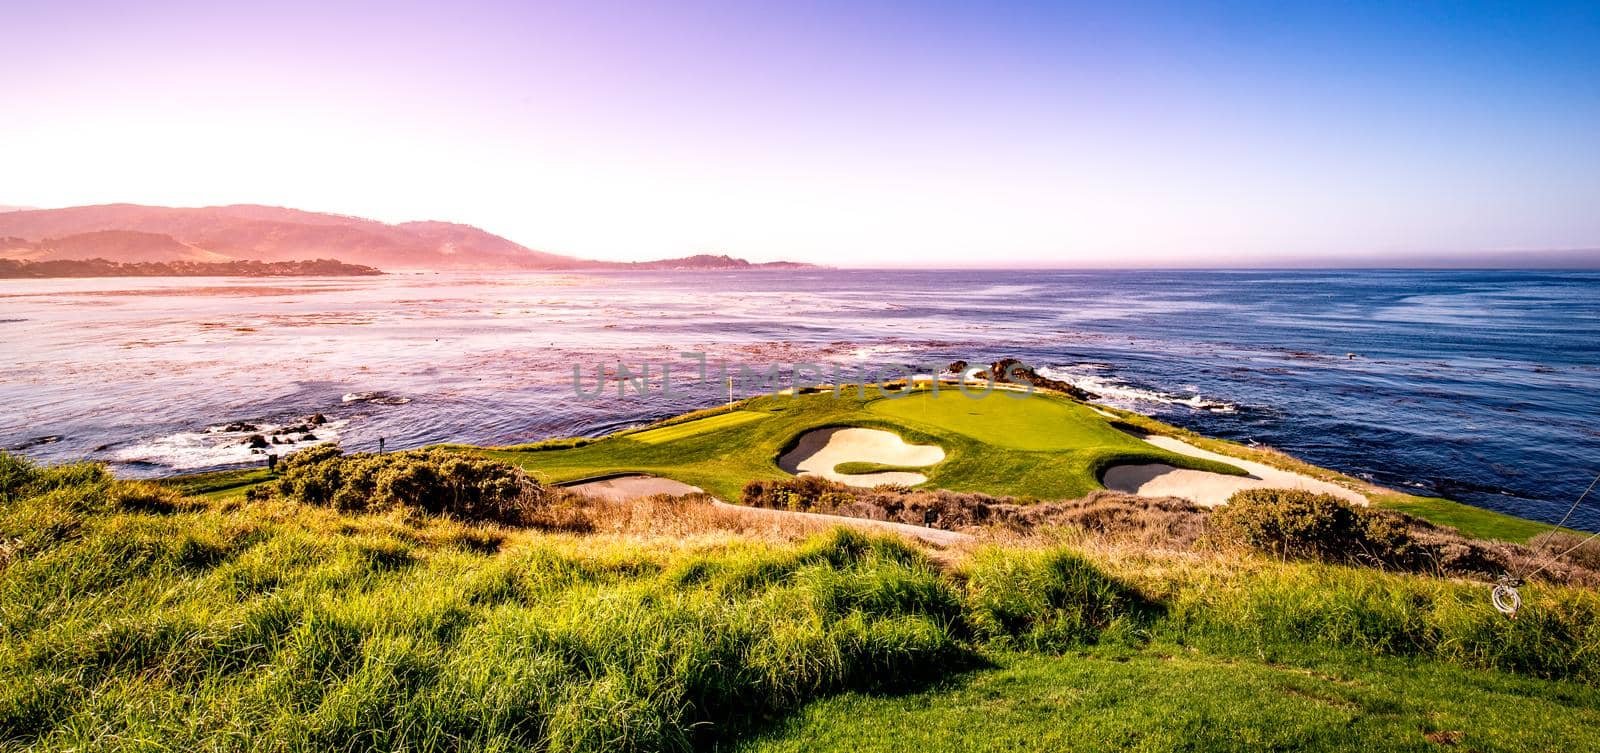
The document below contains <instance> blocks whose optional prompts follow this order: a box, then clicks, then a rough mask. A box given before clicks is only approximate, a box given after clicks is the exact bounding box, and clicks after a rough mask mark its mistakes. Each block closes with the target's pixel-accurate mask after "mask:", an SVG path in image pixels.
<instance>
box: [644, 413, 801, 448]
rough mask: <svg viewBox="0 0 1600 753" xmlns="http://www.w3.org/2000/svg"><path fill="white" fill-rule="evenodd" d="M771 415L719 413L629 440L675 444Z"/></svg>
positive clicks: (648, 431)
mask: <svg viewBox="0 0 1600 753" xmlns="http://www.w3.org/2000/svg"><path fill="white" fill-rule="evenodd" d="M770 415H771V414H769V413H760V412H757V411H749V410H736V411H729V412H727V413H719V414H717V415H715V416H708V417H706V418H697V419H695V420H693V421H685V422H683V423H681V424H672V425H670V426H663V427H661V428H659V429H646V430H644V431H641V432H638V433H636V434H629V435H628V438H629V439H631V440H633V441H635V442H644V443H645V444H661V443H662V442H673V441H676V440H679V439H683V438H684V437H692V436H694V435H696V434H704V433H705V432H708V431H716V430H717V429H726V428H728V427H730V426H738V425H740V424H747V423H750V422H751V421H760V420H761V419H763V418H768V417H769V416H770Z"/></svg>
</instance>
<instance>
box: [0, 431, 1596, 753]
mask: <svg viewBox="0 0 1600 753" xmlns="http://www.w3.org/2000/svg"><path fill="white" fill-rule="evenodd" d="M7 462H8V461H7V460H6V459H5V458H4V456H3V455H0V494H3V495H4V496H3V498H0V541H4V542H12V545H11V548H10V549H8V550H7V551H9V552H11V553H10V554H9V555H7V559H6V560H4V561H3V562H0V749H25V748H33V749H42V750H66V749H73V750H85V749H92V750H120V749H149V748H163V749H173V750H196V749H210V750H284V751H298V750H329V749H338V750H357V751H360V750H373V751H377V750H384V751H395V750H418V751H421V750H468V751H474V750H483V751H488V750H522V749H530V750H547V751H591V750H595V751H598V750H605V751H629V750H638V751H646V750H669V751H671V750H691V749H702V748H705V747H710V746H715V745H717V744H719V743H720V742H721V741H724V740H727V739H728V738H730V737H732V736H737V735H740V734H742V733H744V732H746V731H749V730H751V729H752V728H756V727H760V726H762V725H763V724H765V723H767V721H768V720H770V719H772V718H774V717H775V716H777V715H780V714H783V713H784V712H786V711H787V710H790V709H793V708H796V707H797V706H799V705H801V704H803V703H806V702H808V701H809V700H811V699H814V698H817V697H818V696H820V695H824V694H829V693H833V692H837V691H841V690H852V689H855V690H894V689H900V688H906V687H914V686H917V685H919V684H922V683H924V682H927V681H930V680H934V679H938V678H941V677H944V676H947V675H948V674H950V673H952V672H956V671H960V670H962V669H964V668H967V667H971V666H975V665H976V664H978V663H981V662H982V661H983V656H984V655H985V653H986V652H989V651H991V650H1006V651H1013V650H1023V651H1045V652H1064V651H1071V650H1073V649H1075V648H1076V647H1081V646H1087V645H1089V644H1094V643H1106V642H1122V643H1137V642H1139V641H1143V640H1145V639H1146V638H1147V637H1160V638H1163V639H1170V640H1172V641H1176V642H1181V643H1187V644H1190V645H1192V646H1197V647H1203V648H1208V649H1214V650H1216V651H1221V652H1251V653H1276V654H1278V655H1280V656H1285V657H1292V656H1294V655H1295V652H1296V651H1301V650H1304V648H1305V647H1306V646H1308V645H1315V646H1323V647H1327V648H1329V649H1335V650H1342V651H1359V652H1367V653H1372V654H1399V655H1410V656H1419V657H1427V658H1428V659H1430V660H1439V661H1447V662H1453V663H1460V664H1467V665H1472V666H1482V667H1492V668H1499V669H1503V670H1507V671H1513V672H1520V673H1526V674H1533V675H1539V676H1546V677H1565V678H1576V679H1580V680H1583V681H1587V682H1596V681H1600V628H1597V627H1596V625H1597V620H1596V617H1600V603H1597V600H1596V598H1595V596H1594V595H1593V594H1592V593H1587V592H1580V591H1575V590H1571V589H1564V588H1555V587H1550V588H1544V587H1541V588H1539V589H1538V590H1536V591H1531V592H1530V594H1529V595H1530V597H1532V598H1530V600H1529V606H1528V607H1526V608H1525V609H1524V612H1523V614H1522V615H1521V616H1519V618H1518V619H1517V620H1516V621H1514V622H1513V621H1508V620H1506V619H1504V618H1503V617H1500V616H1499V615H1498V614H1497V613H1494V612H1493V611H1492V609H1490V608H1489V607H1488V606H1487V601H1486V599H1485V598H1484V594H1483V593H1481V591H1482V589H1481V588H1480V587H1477V586H1471V585H1465V584H1459V583H1454V582H1448V581H1441V580H1434V579H1428V578H1422V577H1417V576H1400V575H1386V574H1382V573H1376V572H1372V571H1367V570H1359V569H1354V568H1345V567H1339V566H1331V565H1305V564H1291V563H1281V562H1274V561H1269V560H1265V559H1261V558H1247V559H1239V560H1225V559H1221V558H1220V555H1219V558H1218V559H1213V560H1203V559H1195V561H1196V562H1197V563H1198V564H1196V565H1195V566H1192V567H1180V568H1169V569H1166V570H1156V569H1153V568H1150V567H1148V563H1141V561H1140V560H1138V559H1137V558H1134V559H1118V558H1116V557H1107V556H1102V555H1098V554H1093V553H1089V552H1086V551H1084V550H1082V549H1077V548H1073V547H1066V546H1056V547H1050V548H1042V549H1037V548H1036V549H1025V548H1016V547H990V548H986V549H983V550H980V551H977V552H975V553H972V554H971V556H970V557H966V558H965V559H962V560H960V561H959V562H957V563H956V564H955V565H954V566H949V565H940V564H938V563H937V562H935V561H934V560H931V559H930V558H929V557H928V556H927V555H925V554H924V553H923V551H921V550H920V549H918V548H916V547H914V546H912V545H909V544H906V543H903V542H901V541H899V540H897V539H891V538H883V537H869V536H864V535H861V534H858V533H851V532H847V531H844V530H834V531H831V532H828V533H824V534H821V535H818V536H814V537H812V538H809V539H806V540H804V541H801V542H799V543H782V542H777V541H763V540H758V539H753V538H739V537H722V538H701V539H696V540H694V541H693V542H689V543H685V542H683V541H679V540H671V541H663V540H655V541H649V540H641V539H638V538H635V537H622V536H598V535H585V536H576V535H548V534H539V533H534V532H529V531H519V530H516V529H510V528H502V527H498V526H493V525H488V526H479V525H472V524H467V523H463V522H460V521H453V520H448V519H443V518H438V517H430V516H425V515H416V514H413V513H410V512H408V511H405V510H392V511H390V512H388V513H386V514H383V515H374V514H364V515H352V514H348V513H341V512H337V511H333V510H329V509H324V508H316V507H310V506H304V505H298V504H292V503H288V502H282V501H269V502H261V503H254V504H247V505H242V506H238V507H228V506H224V505H220V504H219V505H207V506H201V505H198V504H196V503H192V502H189V501H186V500H183V499H179V498H177V497H174V496H172V495H171V493H170V492H165V491H163V490H161V489H159V488H156V487H151V486H148V485H143V484H129V483H126V482H120V481H116V480H114V479H111V478H110V477H109V476H107V475H106V474H105V473H104V472H103V471H102V470H100V469H98V468H96V467H94V466H68V467H63V468H53V469H40V468H34V467H32V466H28V465H27V464H25V463H22V464H18V463H11V464H10V465H7Z"/></svg>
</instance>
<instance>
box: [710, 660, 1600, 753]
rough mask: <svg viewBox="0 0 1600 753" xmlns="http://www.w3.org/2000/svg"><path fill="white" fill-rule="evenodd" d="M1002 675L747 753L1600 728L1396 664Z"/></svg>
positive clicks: (786, 730)
mask: <svg viewBox="0 0 1600 753" xmlns="http://www.w3.org/2000/svg"><path fill="white" fill-rule="evenodd" d="M998 663H999V664H1000V666H999V667H998V668H995V669H992V670H987V671H982V672H974V673H970V674H967V675H963V676H961V677H958V678H955V679H953V680H951V681H949V682H947V683H945V684H942V685H940V686H939V687H937V688H934V689H929V690H924V691H921V692H916V693H911V694H901V695H885V694H872V693H860V692H852V693H848V694H845V695H841V696H838V697H835V698H831V699H828V700H824V701H820V702H817V703H814V704H812V705H810V706H808V707H807V708H806V709H805V710H804V711H803V712H801V713H800V714H798V715H796V716H795V717H794V718H793V719H791V720H789V721H788V722H787V723H786V724H784V725H782V726H781V727H780V728H778V729H777V730H773V731H769V732H767V733H766V734H764V735H763V736H761V737H760V738H758V739H756V740H753V741H750V742H749V743H747V744H746V745H744V746H742V747H740V748H739V750H740V751H743V752H744V753H779V752H780V751H782V752H788V751H793V752H794V753H801V752H802V751H803V752H805V753H812V752H815V753H828V752H829V751H842V752H848V753H874V752H877V751H910V752H914V753H924V752H926V751H943V750H950V751H1036V750H1071V751H1086V752H1087V751H1240V752H1241V753H1246V752H1253V751H1262V750H1295V751H1348V752H1350V753H1367V752H1368V751H1418V752H1419V753H1420V752H1422V751H1439V750H1446V749H1448V748H1447V747H1446V746H1445V745H1441V744H1436V743H1434V742H1431V741H1430V740H1429V739H1428V738H1427V737H1426V735H1428V734H1430V733H1432V734H1435V735H1436V738H1435V739H1441V740H1442V739H1449V740H1456V741H1457V742H1456V745H1459V746H1460V747H1459V749H1460V750H1476V751H1483V752H1485V753H1489V752H1491V751H1504V752H1505V753H1523V752H1525V751H1576V750H1584V749H1587V748H1589V747H1591V746H1593V745H1594V744H1595V739H1594V738H1595V732H1594V730H1595V729H1596V728H1597V726H1600V693H1596V692H1595V690H1594V689H1593V688H1590V687H1584V686H1575V685H1572V684H1568V683H1539V682H1530V681H1526V680H1522V679H1518V678H1508V677H1506V676H1504V675H1500V674H1496V673H1493V672H1484V671H1474V670H1464V669H1460V668H1456V667H1445V666H1439V665H1435V664H1429V663H1418V662H1410V661H1404V660H1395V659H1363V658H1356V657H1345V658H1344V659H1342V660H1341V661H1338V662H1326V663H1321V664H1316V663H1311V664H1308V665H1305V666H1297V665H1285V664H1271V663H1267V662H1262V661H1259V660H1255V659H1251V658H1233V657H1221V656H1211V655H1206V654H1200V653H1196V652H1194V651H1190V650H1188V649H1186V648H1184V647H1181V646H1169V645H1152V646H1150V647H1147V648H1144V649H1141V650H1138V651H1135V652H1132V653H1131V654H1129V653H1109V654H1108V653H1098V654H1097V653H1091V654H1086V655H1073V656H1065V657H1038V656H1026V655H1010V656H1005V657H1002V658H1000V659H999V662H998ZM1440 733H1447V734H1446V735H1445V736H1444V737H1439V735H1440ZM1448 733H1455V734H1448Z"/></svg>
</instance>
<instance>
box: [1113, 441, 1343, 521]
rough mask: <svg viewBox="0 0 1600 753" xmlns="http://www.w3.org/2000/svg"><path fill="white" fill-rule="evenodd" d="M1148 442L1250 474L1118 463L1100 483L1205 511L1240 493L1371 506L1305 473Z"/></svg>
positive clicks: (1180, 445) (1169, 443) (1186, 446)
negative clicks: (1288, 493)
mask: <svg viewBox="0 0 1600 753" xmlns="http://www.w3.org/2000/svg"><path fill="white" fill-rule="evenodd" d="M1144 441H1146V442H1149V443H1150V444H1153V445H1155V446H1157V447H1160V448H1161V449H1163V450H1171V451H1172V452H1176V453H1178V454H1180V455H1189V456H1192V457H1197V458H1205V459H1207V460H1215V461H1217V462H1221V463H1227V464H1228V465H1231V466H1233V467H1235V468H1239V469H1242V470H1244V471H1245V472H1247V473H1249V474H1250V475H1249V476H1225V475H1223V474H1221V473H1211V472H1209V471H1191V470H1186V469H1182V468H1174V467H1172V466H1170V465H1165V464H1161V463H1152V464H1148V465H1118V466H1112V467H1111V468H1110V469H1109V470H1107V471H1106V474H1105V477H1104V478H1103V479H1101V483H1103V484H1105V486H1106V488H1107V489H1113V490H1116V491H1119V492H1128V493H1130V494H1138V495H1140V496H1143V497H1183V498H1184V499H1187V500H1189V501H1191V502H1194V503H1195V504H1197V505H1204V506H1206V507H1214V506H1216V505H1221V504H1226V503H1227V502H1228V498H1229V497H1231V496H1233V493H1234V492H1237V491H1239V490H1241V489H1305V490H1307V491H1311V492H1316V493H1318V494H1332V495H1334V496H1335V497H1338V498H1340V499H1343V500H1346V501H1348V502H1350V503H1351V504H1357V505H1365V504H1367V498H1366V497H1365V496H1362V494H1361V493H1360V492H1357V491H1355V490H1353V489H1347V488H1345V487H1343V486H1340V485H1338V484H1335V483H1332V482H1329V481H1323V480H1321V479H1316V478H1312V477H1310V476H1307V475H1305V474H1301V473H1294V472H1292V471H1285V470H1282V469H1279V468H1273V467H1272V466H1270V465H1266V464H1265V463H1257V462H1253V461H1250V460H1240V459H1239V458H1236V457H1231V456H1228V455H1222V454H1219V453H1215V452H1210V451H1207V450H1202V449H1200V448H1199V447H1195V446H1194V445H1192V444H1189V443H1188V442H1183V441H1181V440H1177V439H1173V438H1172V437H1163V436H1159V435H1151V436H1148V437H1145V438H1144Z"/></svg>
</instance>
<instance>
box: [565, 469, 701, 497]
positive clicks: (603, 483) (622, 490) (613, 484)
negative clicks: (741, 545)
mask: <svg viewBox="0 0 1600 753" xmlns="http://www.w3.org/2000/svg"><path fill="white" fill-rule="evenodd" d="M567 488H568V489H570V490H572V491H575V492H577V493H579V494H582V495H584V496H586V497H598V498H600V499H609V500H612V501H616V502H623V501H626V500H630V499H640V498H643V497H654V496H655V495H657V494H671V495H673V496H680V495H684V494H699V493H700V492H701V491H703V490H702V489H701V488H700V487H698V486H690V485H688V484H685V483H683V482H682V481H673V480H672V479H670V478H661V477H659V476H646V475H643V474H640V475H634V476H616V477H613V478H607V479H600V480H599V481H586V482H584V483H581V484H573V485H572V486H569V487H567Z"/></svg>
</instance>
